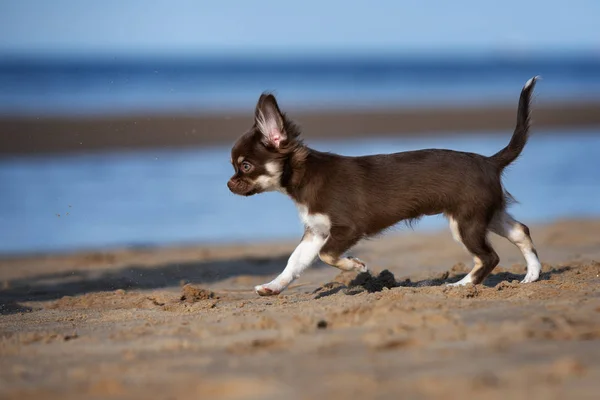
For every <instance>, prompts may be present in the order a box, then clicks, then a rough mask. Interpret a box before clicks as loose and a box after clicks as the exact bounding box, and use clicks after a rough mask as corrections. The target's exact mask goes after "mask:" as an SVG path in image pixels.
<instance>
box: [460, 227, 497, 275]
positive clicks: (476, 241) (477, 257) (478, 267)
mask: <svg viewBox="0 0 600 400" xmlns="http://www.w3.org/2000/svg"><path fill="white" fill-rule="evenodd" d="M450 221H451V223H450V226H451V229H452V233H453V235H454V238H455V239H456V240H457V241H458V242H461V243H462V244H463V245H464V246H465V247H466V248H467V250H468V251H469V252H470V253H471V254H473V259H474V261H475V265H474V266H473V269H472V270H471V272H469V273H468V274H467V275H466V276H465V277H464V278H463V279H461V280H460V281H458V282H456V283H451V284H449V285H450V286H462V285H466V284H468V283H472V284H474V285H476V284H479V283H481V282H483V280H484V279H485V278H486V277H487V276H488V275H489V274H490V272H492V270H493V269H494V268H496V265H498V262H499V261H500V258H499V257H498V254H497V253H496V252H495V251H494V249H493V248H492V246H491V245H490V243H489V242H488V240H487V230H488V226H487V223H486V221H485V220H484V219H476V218H469V219H466V218H463V219H455V218H451V219H450Z"/></svg>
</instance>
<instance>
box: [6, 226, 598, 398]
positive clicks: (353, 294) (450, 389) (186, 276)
mask: <svg viewBox="0 0 600 400" xmlns="http://www.w3.org/2000/svg"><path fill="white" fill-rule="evenodd" d="M531 228H532V229H531V230H532V234H533V238H534V241H535V242H536V245H537V248H538V251H539V253H540V255H541V260H542V262H543V275H542V279H541V280H540V281H539V282H536V283H533V284H528V285H522V284H519V283H518V281H519V280H520V279H522V278H523V276H524V273H525V267H524V262H523V260H522V258H521V255H520V253H519V252H518V250H517V249H516V248H515V247H514V246H512V245H511V244H510V243H508V242H506V241H505V240H504V239H501V238H498V237H496V236H492V242H493V244H494V246H495V248H496V249H497V250H498V252H499V254H500V256H501V263H500V266H499V267H498V268H497V269H496V270H495V271H494V273H493V275H492V276H490V277H489V278H488V280H487V281H486V282H485V284H484V285H478V286H468V287H464V288H450V287H446V286H444V285H443V283H445V282H452V281H455V280H457V279H459V278H460V277H462V276H463V275H464V274H465V273H466V272H467V271H468V270H469V268H470V266H471V260H470V258H469V256H468V255H467V254H466V253H465V252H464V251H463V250H462V248H461V247H460V246H459V245H458V244H456V243H454V242H453V240H452V238H451V235H450V233H449V232H447V231H444V232H440V233H434V234H423V233H412V232H410V231H408V230H406V229H405V230H403V232H401V233H398V234H390V235H387V236H385V237H383V238H380V239H376V240H373V241H369V242H365V243H362V244H360V245H359V246H358V247H357V248H356V249H355V251H354V254H355V255H356V256H358V257H360V258H362V259H363V260H365V261H366V262H367V263H368V264H369V266H370V268H371V270H372V271H373V274H374V276H375V277H369V276H356V275H353V274H348V273H346V274H339V271H337V270H335V269H333V268H331V267H327V266H324V265H322V264H320V263H317V264H316V265H315V266H314V267H313V268H312V269H310V270H309V271H308V272H307V273H306V274H305V275H304V276H302V277H301V278H300V279H299V280H298V281H297V282H295V283H294V286H292V287H291V288H290V289H289V290H287V291H286V292H284V294H282V295H280V296H278V297H269V298H265V297H258V296H257V295H255V294H254V293H253V292H252V291H251V290H250V289H251V288H252V286H253V285H255V284H259V283H264V282H266V281H267V280H269V279H271V278H272V277H273V276H275V275H276V274H277V273H278V272H280V271H281V269H282V268H283V266H284V265H285V261H286V259H287V256H288V255H289V253H290V251H291V250H292V249H293V248H294V243H281V244H256V245H252V246H233V245H232V246H221V247H186V248H163V249H152V248H148V249H123V250H115V251H110V252H102V253H99V252H84V253H76V254H65V255H52V256H42V255H38V256H30V257H21V258H13V259H4V260H1V261H0V284H1V286H0V287H1V290H0V304H1V306H0V307H1V312H2V314H1V315H0V397H1V398H5V399H29V398H35V399H46V398H48V399H53V398H56V399H82V398H90V399H93V398H98V399H99V398H102V399H105V398H142V397H146V398H192V397H193V398H212V399H276V398H277V399H279V398H285V399H313V398H327V399H338V398H381V399H383V398H391V399H397V398H411V399H420V398H423V399H425V398H444V399H449V398H450V399H451V398H481V399H501V398H502V399H504V398H514V399H565V398H569V399H576V398H577V399H583V398H589V399H592V398H597V395H598V393H600V262H598V261H600V221H598V220H595V221H594V220H566V221H559V222H556V223H552V224H549V225H543V226H531ZM383 271H387V272H383Z"/></svg>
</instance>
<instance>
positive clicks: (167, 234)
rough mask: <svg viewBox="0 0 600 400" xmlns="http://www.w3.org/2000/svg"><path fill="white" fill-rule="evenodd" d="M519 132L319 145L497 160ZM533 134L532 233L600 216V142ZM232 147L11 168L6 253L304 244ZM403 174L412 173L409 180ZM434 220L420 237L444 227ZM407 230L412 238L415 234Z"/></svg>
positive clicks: (3, 211)
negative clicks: (238, 181) (232, 186)
mask: <svg viewBox="0 0 600 400" xmlns="http://www.w3.org/2000/svg"><path fill="white" fill-rule="evenodd" d="M511 133H512V132H509V131H507V132H501V133H500V132H499V133H498V134H496V135H489V134H482V135H468V136H460V135H449V136H444V137H437V138H434V137H429V138H412V139H407V138H404V137H403V138H397V139H394V138H389V137H386V138H365V139H361V140H345V141H339V142H334V141H331V142H311V143H309V145H311V146H313V147H315V148H317V149H319V150H324V151H334V152H338V153H342V154H348V155H361V154H370V153H381V152H395V151H405V150H412V149H419V148H430V147H438V148H439V147H441V148H450V149H455V150H464V151H472V152H478V153H482V154H486V155H491V154H493V153H495V152H496V151H497V150H499V149H500V148H502V147H503V146H505V145H506V144H507V143H508V140H509V138H510V135H511ZM598 133H599V132H598V131H597V130H587V131H582V130H579V131H572V130H563V131H554V132H539V131H534V133H533V136H532V138H531V140H530V142H529V143H528V145H527V147H526V148H525V151H524V152H523V154H522V157H521V158H520V159H519V160H518V161H517V162H516V163H515V164H514V165H512V166H511V167H510V168H509V169H508V170H507V171H506V174H505V178H504V182H505V185H506V187H507V189H508V190H509V191H510V192H511V193H512V194H513V195H514V196H515V197H516V198H517V200H518V201H519V202H520V203H519V204H515V205H514V206H513V207H512V213H513V214H514V215H515V216H516V217H517V218H518V219H522V220H523V221H524V222H526V223H536V222H548V221H552V220H555V219H558V218H563V217H600V201H599V200H598V199H600V173H599V172H600V157H598V155H599V154H600V135H598ZM229 151H230V149H229V148H228V147H226V146H223V147H211V148H202V149H190V150H178V151H165V150H152V151H144V152H114V153H103V154H88V155H68V156H60V157H59V156H49V157H46V158H27V157H24V158H14V159H3V160H0V193H1V194H2V195H1V196H0V253H4V254H13V253H26V252H54V251H64V250H76V249H101V248H108V247H121V246H152V245H170V244H187V243H231V242H238V243H243V242H255V241H263V240H264V241H267V240H287V239H290V240H293V239H299V238H300V236H301V234H302V227H301V225H300V222H299V221H298V218H297V212H296V209H295V207H294V205H293V203H292V202H291V201H290V200H289V199H288V198H286V196H284V195H282V194H280V193H266V194H261V195H256V196H253V197H249V198H245V197H239V196H235V195H233V194H232V193H230V192H229V190H228V189H227V187H226V182H227V180H228V179H229V177H230V176H231V174H232V172H233V171H232V168H231V165H230V164H229V158H230V157H229V154H230V153H229ZM398 173H402V171H398ZM445 226H446V221H445V220H444V219H443V218H442V217H428V218H425V219H423V220H422V221H421V222H420V223H419V224H418V225H417V227H416V229H417V230H431V229H439V228H444V227H445ZM404 229H406V228H404Z"/></svg>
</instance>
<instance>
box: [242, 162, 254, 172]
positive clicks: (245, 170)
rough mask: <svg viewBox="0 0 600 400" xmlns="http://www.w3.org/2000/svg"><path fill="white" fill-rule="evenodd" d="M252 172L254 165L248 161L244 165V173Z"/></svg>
mask: <svg viewBox="0 0 600 400" xmlns="http://www.w3.org/2000/svg"><path fill="white" fill-rule="evenodd" d="M250 170H252V164H250V163H249V162H248V161H244V162H243V163H242V171H244V172H250Z"/></svg>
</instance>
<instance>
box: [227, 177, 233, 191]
mask: <svg viewBox="0 0 600 400" xmlns="http://www.w3.org/2000/svg"><path fill="white" fill-rule="evenodd" d="M227 187H228V188H229V190H231V191H232V192H233V182H232V181H231V179H230V180H228V181H227Z"/></svg>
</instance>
